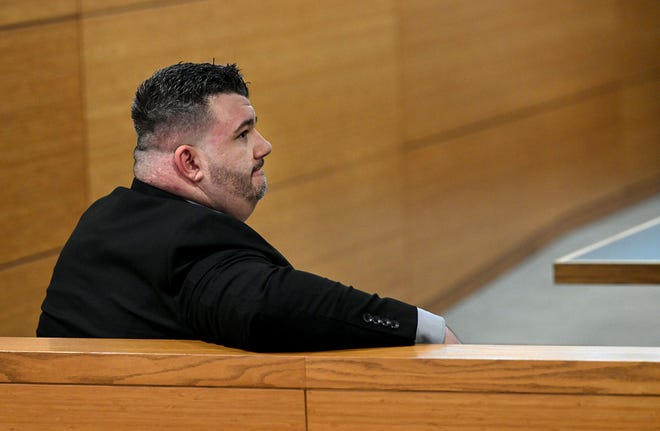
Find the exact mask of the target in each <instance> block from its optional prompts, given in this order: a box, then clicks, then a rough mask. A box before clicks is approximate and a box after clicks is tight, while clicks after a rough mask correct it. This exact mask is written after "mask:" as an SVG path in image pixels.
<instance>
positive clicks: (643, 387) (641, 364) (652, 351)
mask: <svg viewBox="0 0 660 431" xmlns="http://www.w3.org/2000/svg"><path fill="white" fill-rule="evenodd" d="M406 349H407V350H406ZM391 350H392V352H393V353H392V356H390V353H388V352H380V351H377V350H373V349H371V350H369V349H365V350H363V351H357V352H346V353H340V354H334V353H331V354H326V355H324V354H322V353H321V354H318V355H313V356H310V357H309V358H308V360H307V387H308V388H310V389H314V388H320V389H344V390H393V391H436V392H438V391H439V392H488V393H491V392H497V393H524V394H530V393H544V394H611V395H654V396H655V395H660V349H657V348H639V349H637V348H635V349H631V348H616V347H615V348H611V347H592V348H570V347H558V346H554V347H553V346H443V347H431V346H414V347H411V348H405V349H391ZM406 353H408V355H406Z"/></svg>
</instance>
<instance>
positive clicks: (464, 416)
mask: <svg viewBox="0 0 660 431" xmlns="http://www.w3.org/2000/svg"><path fill="white" fill-rule="evenodd" d="M659 406H660V348H650V347H646V348H636V347H635V348H633V347H567V346H486V345H478V346H477V345H425V346H413V347H405V348H384V349H364V350H347V351H333V352H318V353H300V354H258V353H250V352H245V351H241V350H235V349H229V348H226V347H222V346H216V345H211V344H206V343H202V342H197V341H175V340H101V339H47V338H44V339H38V338H0V429H16V430H23V429H27V430H31V429H35V430H46V429H47V430H60V429H62V430H63V429H67V430H68V429H94V430H116V429H131V430H134V429H158V430H161V429H182V430H183V429H185V430H199V429H216V430H217V429H222V430H226V429H237V430H260V429H263V430H280V429H284V430H315V431H317V430H356V429H357V430H379V431H382V430H432V429H433V430H435V429H462V430H463V429H475V430H477V429H479V430H482V429H488V430H503V429H533V430H539V429H540V430H543V429H548V430H549V429H553V430H555V429H574V430H575V429H577V430H607V429H616V430H623V429H626V430H627V429H631V430H632V429H634V430H651V429H654V430H657V429H660V408H659Z"/></svg>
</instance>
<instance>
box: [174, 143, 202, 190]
mask: <svg viewBox="0 0 660 431" xmlns="http://www.w3.org/2000/svg"><path fill="white" fill-rule="evenodd" d="M201 163H202V160H201V157H200V154H199V152H198V151H197V149H196V148H195V147H191V146H190V145H180V146H179V147H177V149H176V150H174V165H175V166H176V169H177V171H178V172H179V175H181V176H183V177H185V178H188V179H189V180H190V181H192V182H199V181H201V180H202V178H203V177H204V175H203V171H202V166H201Z"/></svg>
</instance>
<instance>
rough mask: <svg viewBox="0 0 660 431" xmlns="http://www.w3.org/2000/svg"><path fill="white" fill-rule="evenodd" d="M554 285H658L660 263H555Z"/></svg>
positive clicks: (659, 282) (659, 280) (659, 281)
mask: <svg viewBox="0 0 660 431" xmlns="http://www.w3.org/2000/svg"><path fill="white" fill-rule="evenodd" d="M554 279H555V283H589V284H612V283H614V284H660V262H657V263H653V262H649V263H641V262H640V263H635V262H632V263H626V262H602V263H597V262H593V263H574V262H555V264H554Z"/></svg>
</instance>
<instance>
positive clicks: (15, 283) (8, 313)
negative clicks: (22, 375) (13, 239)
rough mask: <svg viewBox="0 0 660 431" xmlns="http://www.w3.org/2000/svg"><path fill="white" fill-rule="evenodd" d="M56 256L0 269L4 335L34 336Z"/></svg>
mask: <svg viewBox="0 0 660 431" xmlns="http://www.w3.org/2000/svg"><path fill="white" fill-rule="evenodd" d="M55 261H56V256H51V257H47V258H42V259H39V260H36V261H34V262H30V263H24V264H21V265H16V266H13V267H10V268H5V269H4V270H2V271H0V336H2V337H34V336H35V331H36V329H37V323H38V322H39V315H40V314H41V303H42V301H43V300H44V297H45V295H46V288H47V287H48V283H49V282H50V275H51V273H52V271H53V267H54V266H55Z"/></svg>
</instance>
